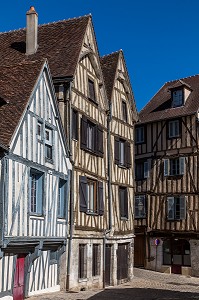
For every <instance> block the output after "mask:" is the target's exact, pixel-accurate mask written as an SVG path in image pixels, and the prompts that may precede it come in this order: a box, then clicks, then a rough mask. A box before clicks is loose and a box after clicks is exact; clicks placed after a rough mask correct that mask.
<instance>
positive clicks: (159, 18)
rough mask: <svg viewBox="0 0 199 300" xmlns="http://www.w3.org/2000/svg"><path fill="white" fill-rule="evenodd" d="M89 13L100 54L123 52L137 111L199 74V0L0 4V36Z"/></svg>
mask: <svg viewBox="0 0 199 300" xmlns="http://www.w3.org/2000/svg"><path fill="white" fill-rule="evenodd" d="M31 5H33V6H35V9H36V11H37V12H38V14H39V24H43V23H48V22H52V21H58V20H62V19H68V18H73V17H77V16H82V15H85V14H89V13H91V14H92V17H93V23H94V28H95V33H96V37H97V42H98V47H99V51H100V55H105V54H108V53H111V52H114V51H117V50H119V49H123V51H124V55H125V59H126V63H127V68H128V71H129V75H130V79H131V83H132V87H133V91H134V95H135V100H136V104H137V108H138V110H140V109H141V108H142V107H144V105H145V104H146V103H147V102H148V101H149V100H150V98H151V97H152V96H153V95H154V94H155V93H156V92H157V91H158V90H159V88H160V87H161V86H162V85H163V84H164V82H166V81H170V80H174V79H177V78H183V77H187V76H191V75H195V74H198V73H199V59H198V58H199V1H198V0H189V1H188V0H165V1H163V0H159V1H158V0H151V1H149V0H137V1H135V0H122V1H119V0H71V1H69V0H56V1H55V0H32V1H29V0H20V1H19V0H9V1H2V3H1V9H0V20H1V21H0V31H9V30H13V29H18V28H23V27H25V22H26V16H25V14H26V11H27V10H28V9H29V7H30V6H31Z"/></svg>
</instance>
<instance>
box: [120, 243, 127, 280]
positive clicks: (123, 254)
mask: <svg viewBox="0 0 199 300" xmlns="http://www.w3.org/2000/svg"><path fill="white" fill-rule="evenodd" d="M128 251H129V244H119V245H118V250H117V280H121V279H128V256H129V253H128Z"/></svg>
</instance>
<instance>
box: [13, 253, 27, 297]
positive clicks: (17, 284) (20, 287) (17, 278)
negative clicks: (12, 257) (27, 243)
mask: <svg viewBox="0 0 199 300" xmlns="http://www.w3.org/2000/svg"><path fill="white" fill-rule="evenodd" d="M24 266H25V255H23V254H22V255H18V257H17V262H16V268H15V274H14V285H13V300H23V299H24Z"/></svg>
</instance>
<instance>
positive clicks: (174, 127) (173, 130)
mask: <svg viewBox="0 0 199 300" xmlns="http://www.w3.org/2000/svg"><path fill="white" fill-rule="evenodd" d="M168 128H169V138H175V137H179V136H180V120H171V121H169V123H168Z"/></svg>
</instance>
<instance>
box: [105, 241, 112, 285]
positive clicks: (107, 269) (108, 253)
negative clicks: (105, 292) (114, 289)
mask: <svg viewBox="0 0 199 300" xmlns="http://www.w3.org/2000/svg"><path fill="white" fill-rule="evenodd" d="M110 284H111V245H110V244H106V248H105V285H106V286H109V285H110Z"/></svg>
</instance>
